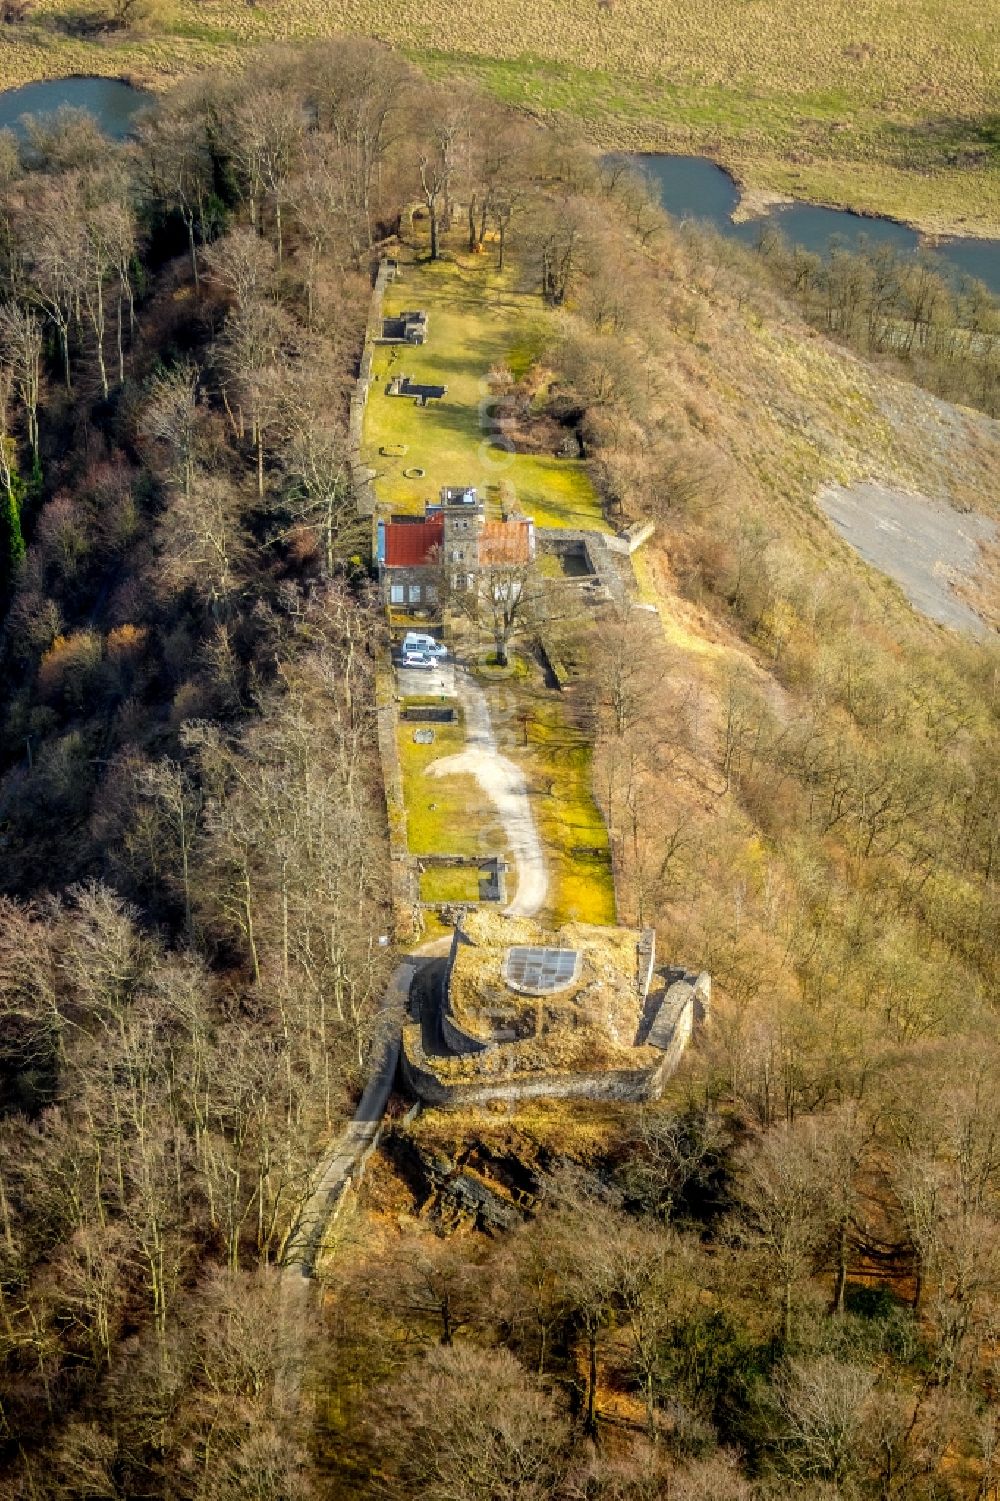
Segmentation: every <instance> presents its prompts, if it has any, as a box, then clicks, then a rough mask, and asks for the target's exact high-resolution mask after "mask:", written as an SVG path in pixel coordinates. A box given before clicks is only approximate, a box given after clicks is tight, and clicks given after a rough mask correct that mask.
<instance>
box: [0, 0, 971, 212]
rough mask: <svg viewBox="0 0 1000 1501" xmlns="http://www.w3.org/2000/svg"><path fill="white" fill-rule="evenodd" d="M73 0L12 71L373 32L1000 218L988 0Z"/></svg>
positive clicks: (845, 196) (673, 130)
mask: <svg viewBox="0 0 1000 1501" xmlns="http://www.w3.org/2000/svg"><path fill="white" fill-rule="evenodd" d="M68 8H69V7H68V3H67V0H37V4H36V5H35V7H34V9H33V12H32V20H31V22H30V23H29V24H27V25H25V26H23V27H19V28H17V29H15V28H5V35H4V37H3V39H2V46H0V85H12V84H15V83H23V82H25V81H27V80H28V79H31V78H35V77H40V76H44V75H49V76H52V75H56V74H61V73H67V72H98V73H121V74H123V75H125V76H132V77H135V78H137V79H142V80H144V81H147V82H153V83H157V82H161V83H162V82H165V81H166V80H168V79H169V78H171V77H175V76H177V75H179V74H181V73H184V72H186V71H190V70H192V69H194V68H198V67H202V66H205V65H206V64H208V63H211V62H215V61H222V60H227V61H232V60H233V59H234V58H235V57H237V56H238V55H239V53H240V52H241V50H242V49H243V48H245V47H246V46H247V45H248V44H252V43H261V42H265V41H280V40H288V39H292V38H297V37H309V36H329V35H332V34H335V33H336V32H338V31H350V32H357V33H361V34H366V35H374V36H377V37H380V38H382V39H384V40H386V41H388V42H391V43H393V44H394V45H397V46H399V47H401V48H403V49H404V50H405V51H406V52H407V53H408V54H409V55H410V56H412V57H413V58H414V59H415V60H417V61H418V62H421V63H422V64H423V65H425V66H427V67H428V68H429V69H430V70H431V71H432V72H434V73H452V74H453V73H455V72H456V71H457V72H461V73H463V74H465V75H467V76H471V77H475V78H478V79H480V80H481V81H483V82H484V83H486V84H487V85H488V86H489V87H490V88H491V89H492V90H493V91H494V92H495V93H497V94H498V95H500V96H501V97H503V98H505V99H508V100H510V101H512V102H515V103H517V104H519V105H521V106H523V107H524V108H527V109H530V110H532V111H533V112H535V113H538V114H546V115H547V114H551V113H559V114H563V115H566V116H569V117H571V118H573V119H576V120H578V121H579V122H580V125H581V129H582V131H584V132H585V133H586V134H587V135H588V136H589V137H590V138H592V139H593V140H594V141H595V142H598V143H600V144H605V145H618V146H625V145H627V146H634V147H645V148H648V149H658V148H662V149H675V150H677V149H679V150H689V151H693V150H708V151H711V152H712V153H713V154H714V155H716V156H717V157H718V158H719V159H720V160H722V161H723V162H725V163H726V164H727V165H729V166H730V167H732V168H733V169H735V170H736V171H737V173H738V175H739V176H740V177H741V178H742V179H743V180H744V181H745V182H747V183H748V184H750V185H752V186H753V187H755V188H758V189H761V188H763V189H765V190H767V189H771V190H784V191H793V192H795V193H796V194H798V195H799V196H803V197H812V198H815V199H817V200H822V201H825V202H833V203H838V204H840V203H843V204H846V205H849V206H851V207H855V208H859V209H863V210H868V211H880V212H888V213H893V214H896V215H897V216H899V217H901V218H906V219H909V220H911V221H913V222H915V223H919V224H921V225H923V226H924V227H926V228H928V229H932V230H935V229H936V230H943V229H947V228H953V229H963V230H965V231H967V232H968V231H972V232H982V233H989V232H993V233H995V232H997V230H998V229H1000V143H998V125H997V118H996V112H997V108H998V106H997V99H998V91H997V84H998V75H1000V9H998V7H997V6H995V5H992V4H988V3H983V0H859V3H852V4H848V3H846V0H811V3H808V4H803V3H801V0H673V3H671V4H670V5H668V4H667V3H666V0H613V3H611V4H604V5H601V4H599V3H598V0H481V3H480V4H478V5H475V6H470V5H466V6H461V5H453V4H447V3H445V0H397V3H395V4H393V5H392V6H391V7H386V6H381V5H376V4H375V3H374V0H265V3H261V4H250V3H236V0H175V4H174V7H173V10H172V12H171V19H169V20H168V21H167V22H166V23H165V24H164V25H162V26H161V27H160V28H159V29H158V31H157V32H156V33H155V34H151V35H149V36H147V37H143V36H134V37H132V36H129V37H125V38H118V39H111V40H103V41H101V40H99V41H94V42H83V41H79V40H73V39H70V38H69V37H67V36H66V35H65V34H64V33H63V32H61V31H60V30H59V29H58V21H59V18H60V17H61V16H62V15H63V14H64V13H65V12H66V11H67V9H68ZM76 8H77V9H78V8H79V6H77V7H76Z"/></svg>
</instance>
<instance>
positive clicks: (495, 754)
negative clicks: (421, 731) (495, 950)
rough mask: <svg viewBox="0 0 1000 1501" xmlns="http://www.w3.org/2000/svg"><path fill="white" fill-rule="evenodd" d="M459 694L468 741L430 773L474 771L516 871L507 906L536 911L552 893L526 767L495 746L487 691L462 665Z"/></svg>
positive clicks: (519, 912)
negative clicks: (501, 830) (493, 810)
mask: <svg viewBox="0 0 1000 1501" xmlns="http://www.w3.org/2000/svg"><path fill="white" fill-rule="evenodd" d="M455 694H456V697H457V698H458V700H459V702H460V703H461V705H462V708H463V710H464V711H465V733H466V738H467V740H468V744H467V746H466V749H465V750H464V751H460V752H459V753H458V754H457V755H455V756H442V757H441V759H440V760H439V761H432V762H431V764H430V766H428V768H427V775H428V776H429V777H446V776H451V775H454V774H456V773H459V772H467V773H469V774H470V775H471V776H474V777H475V779H476V781H477V782H478V783H479V785H480V787H481V788H482V789H483V791H484V792H485V793H486V796H487V797H488V798H489V800H490V802H491V803H492V804H493V806H494V807H495V808H496V810H497V815H498V817H499V819H500V822H501V823H502V824H503V828H504V833H505V834H506V836H507V842H508V844H509V846H510V851H511V854H512V856H513V860H514V867H515V870H516V871H517V891H516V893H515V896H514V900H513V901H512V902H511V903H510V904H509V906H508V907H507V909H506V910H507V911H508V912H510V913H512V914H513V915H515V916H517V917H533V916H534V914H535V913H536V912H537V911H538V910H539V908H540V907H541V906H542V904H543V902H544V901H545V898H546V896H547V895H548V890H549V877H548V872H547V871H546V868H545V855H544V853H543V851H542V841H541V840H540V839H539V837H538V829H537V828H536V826H535V819H534V815H533V814H532V811H531V803H530V801H529V798H528V784H527V781H526V780H525V776H524V772H523V771H522V770H521V768H520V767H519V766H516V765H515V764H514V762H513V761H509V760H508V759H507V757H506V756H502V755H501V754H500V753H499V751H498V750H497V742H496V736H495V735H494V733H493V724H492V721H491V719H490V710H489V705H488V704H487V702H486V695H485V694H484V692H483V690H482V689H481V688H480V687H479V684H478V683H476V682H475V681H474V680H473V679H472V677H471V676H470V674H469V673H468V672H467V671H466V670H465V669H464V668H462V669H456V671H455Z"/></svg>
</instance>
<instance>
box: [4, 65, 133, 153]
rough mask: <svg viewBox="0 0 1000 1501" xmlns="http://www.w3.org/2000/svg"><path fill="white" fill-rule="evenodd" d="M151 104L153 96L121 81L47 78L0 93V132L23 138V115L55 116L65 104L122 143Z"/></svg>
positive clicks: (112, 79)
mask: <svg viewBox="0 0 1000 1501" xmlns="http://www.w3.org/2000/svg"><path fill="white" fill-rule="evenodd" d="M0 45H2V44H0ZM152 100H153V95H152V94H148V93H146V92H145V90H143V89H134V88H133V87H132V86H131V84H128V83H123V82H122V80H121V79H120V78H48V79H44V80H42V81H41V82H40V83H27V84H25V85H24V87H23V88H20V89H6V90H5V91H3V92H0V130H5V129H6V130H13V131H14V133H15V135H19V136H23V135H24V125H23V116H24V115H47V114H54V113H55V111H56V110H57V109H59V108H60V107H61V106H62V105H64V104H68V105H71V106H72V107H73V108H74V109H85V110H87V111H88V112H89V113H90V114H92V115H93V116H94V119H95V120H96V121H97V123H98V125H99V126H100V127H101V129H102V130H103V132H104V134H105V135H107V136H110V137H111V138H112V140H115V141H122V140H124V139H125V137H126V136H127V135H128V134H129V132H130V131H131V129H132V123H133V120H134V117H135V115H136V114H137V113H138V112H139V110H141V109H144V108H145V107H146V105H147V104H150V103H152Z"/></svg>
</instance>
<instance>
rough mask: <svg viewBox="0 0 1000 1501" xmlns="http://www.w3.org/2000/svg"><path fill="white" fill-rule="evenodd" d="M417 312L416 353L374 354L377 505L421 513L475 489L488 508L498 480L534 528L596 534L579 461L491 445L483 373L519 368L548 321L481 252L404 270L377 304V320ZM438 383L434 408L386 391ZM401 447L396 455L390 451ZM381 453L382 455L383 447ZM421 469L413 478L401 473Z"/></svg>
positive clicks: (596, 504)
mask: <svg viewBox="0 0 1000 1501" xmlns="http://www.w3.org/2000/svg"><path fill="white" fill-rule="evenodd" d="M404 308H423V309H425V310H426V311H427V313H428V316H429V325H430V331H429V335H428V341H427V343H426V344H425V345H423V346H422V347H419V348H416V347H415V348H410V347H408V346H405V345H404V346H390V347H379V348H378V349H376V351H375V363H374V371H375V381H374V383H373V386H372V389H371V394H370V395H369V398H368V409H367V415H366V418H365V444H366V454H367V460H368V462H369V463H370V464H371V466H372V468H373V469H374V470H375V471H376V476H377V477H376V482H375V484H376V490H377V493H378V497H379V500H380V501H382V502H384V503H385V504H387V505H391V506H392V507H393V509H394V510H396V511H403V512H421V511H422V510H423V505H424V502H425V501H426V500H429V499H433V498H436V497H437V494H438V492H439V490H440V489H441V486H442V485H474V486H475V487H476V488H477V489H479V490H480V491H482V492H483V493H485V495H486V496H487V499H488V500H492V501H493V502H494V504H496V503H497V501H498V496H499V486H500V483H501V481H507V482H509V483H510V484H511V485H513V487H514V492H515V494H516V496H517V499H518V502H519V503H520V505H521V508H522V509H523V510H524V511H525V512H526V513H527V514H528V515H530V516H534V518H535V520H536V521H537V523H538V524H539V526H564V527H588V528H591V529H594V528H599V529H601V530H604V529H605V522H604V520H603V518H602V515H601V506H600V501H599V499H598V497H597V494H596V492H595V490H594V487H593V485H592V484H591V482H590V477H589V475H588V473H587V469H586V466H585V465H584V464H583V463H581V462H579V461H577V460H572V459H556V458H549V457H546V456H538V455H533V454H508V453H506V452H505V451H504V450H503V449H500V448H496V447H494V446H493V445H492V443H491V442H490V434H489V430H488V427H487V428H484V422H485V423H488V420H489V408H488V406H487V405H484V403H487V402H488V398H489V389H488V385H487V377H488V375H489V371H490V368H491V366H494V365H498V364H502V363H506V364H509V365H511V367H512V368H513V369H515V370H516V369H517V368H518V366H521V367H524V366H526V365H527V364H528V363H530V360H531V359H532V358H533V357H534V355H535V354H536V353H537V352H538V351H539V350H540V349H541V348H542V347H543V344H544V341H545V337H546V332H547V330H546V321H547V318H548V317H549V315H548V314H547V312H546V310H545V309H544V308H543V307H542V305H541V303H540V301H539V300H538V299H537V298H536V297H534V296H532V295H530V294H528V293H525V292H522V291H519V290H518V289H517V288H516V287H515V286H514V284H513V278H512V276H511V275H509V274H505V275H504V276H503V277H502V278H501V277H498V276H497V274H496V272H495V270H494V268H493V257H492V255H490V254H486V255H481V256H469V255H456V254H453V253H449V258H448V259H447V260H445V261H439V262H438V263H436V264H431V263H429V262H420V263H417V264H415V265H407V266H406V267H405V268H404V272H403V279H402V280H401V281H398V282H396V283H394V284H393V286H392V287H391V288H390V290H389V293H388V295H387V297H386V313H387V314H392V313H397V312H401V311H402V310H403V309H404ZM400 373H403V374H406V375H409V376H411V377H412V378H413V379H414V380H418V381H425V382H433V383H435V384H440V385H444V386H447V388H448V394H447V396H446V397H445V399H444V400H443V401H436V402H431V403H430V404H429V405H428V406H426V407H418V406H417V405H416V403H415V401H413V400H411V399H410V398H408V397H399V396H386V394H385V388H386V385H387V383H388V381H389V378H390V377H391V376H392V375H398V374H400ZM398 445H405V449H406V451H405V453H403V454H402V455H398V454H396V453H394V449H395V448H396V447H397V446H398ZM382 448H385V449H386V450H388V455H386V454H382V453H381V452H380V449H382ZM413 468H420V469H423V470H424V475H423V477H422V478H416V479H408V478H406V476H405V474H404V470H407V469H413Z"/></svg>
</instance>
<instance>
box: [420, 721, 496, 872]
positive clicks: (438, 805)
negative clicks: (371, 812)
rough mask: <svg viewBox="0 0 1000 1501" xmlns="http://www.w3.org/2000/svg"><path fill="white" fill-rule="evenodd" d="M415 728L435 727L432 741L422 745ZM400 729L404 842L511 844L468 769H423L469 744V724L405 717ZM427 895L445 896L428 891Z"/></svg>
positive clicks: (480, 850) (479, 848)
mask: <svg viewBox="0 0 1000 1501" xmlns="http://www.w3.org/2000/svg"><path fill="white" fill-rule="evenodd" d="M416 729H431V730H433V731H434V740H433V743H432V744H431V745H418V744H417V743H416V742H415V741H414V738H413V733H414V730H416ZM397 733H398V744H399V762H400V769H401V772H402V777H403V801H404V803H405V805H406V842H407V847H408V849H409V851H410V854H411V855H502V854H504V853H505V852H506V848H507V845H506V840H505V838H504V832H503V829H502V828H501V826H500V824H499V823H498V821H497V820H496V818H495V817H494V816H493V810H492V807H491V805H490V804H489V803H488V802H487V800H486V798H485V797H484V796H483V794H482V792H481V791H480V789H479V786H478V784H477V782H476V780H475V778H474V777H471V776H467V775H464V774H458V775H455V776H446V777H428V776H426V775H425V773H426V771H427V767H428V766H429V765H430V763H431V762H432V761H437V760H439V759H440V758H441V757H442V756H451V755H454V754H456V752H458V751H461V750H464V749H465V727H464V725H463V723H462V720H461V718H459V719H457V720H456V721H455V722H454V723H453V724H435V725H414V724H411V723H409V722H407V721H405V720H401V721H400V723H399V728H398V732H397ZM438 874H440V872H438ZM464 874H466V875H468V874H469V873H468V872H465V873H464ZM472 874H473V875H474V874H475V872H473V873H472ZM477 891H478V883H477ZM425 900H426V901H434V900H444V898H436V897H426V898H425Z"/></svg>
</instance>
